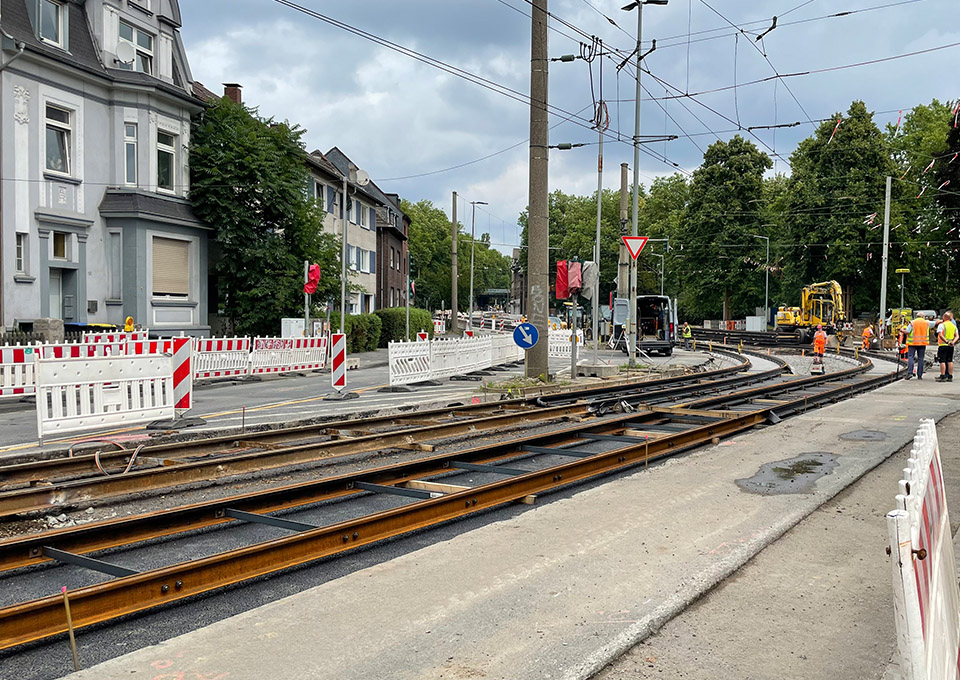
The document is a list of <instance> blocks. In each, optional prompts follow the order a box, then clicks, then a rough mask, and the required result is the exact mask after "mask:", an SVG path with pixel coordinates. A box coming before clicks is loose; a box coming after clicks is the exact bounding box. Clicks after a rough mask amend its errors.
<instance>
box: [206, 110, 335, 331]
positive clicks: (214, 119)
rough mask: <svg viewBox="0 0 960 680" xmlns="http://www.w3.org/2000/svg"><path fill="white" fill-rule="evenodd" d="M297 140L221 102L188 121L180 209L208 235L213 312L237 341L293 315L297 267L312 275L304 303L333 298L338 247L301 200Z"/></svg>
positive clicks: (293, 133) (297, 311)
mask: <svg viewBox="0 0 960 680" xmlns="http://www.w3.org/2000/svg"><path fill="white" fill-rule="evenodd" d="M303 133H304V130H303V129H302V128H300V127H298V126H293V127H291V126H289V125H287V124H286V123H275V122H274V121H273V120H272V119H263V118H260V117H259V116H258V115H257V112H256V110H252V109H248V108H246V107H245V106H243V105H242V104H235V103H233V102H231V101H230V100H229V99H226V98H222V99H220V100H218V101H216V102H214V103H212V104H211V105H210V106H209V107H208V108H206V109H205V110H203V111H201V112H200V113H199V114H197V115H196V116H195V117H194V120H193V132H192V145H191V149H190V171H191V190H190V200H191V202H192V203H193V209H194V212H195V213H196V214H197V217H199V218H200V219H201V220H203V221H204V222H205V223H206V224H208V225H210V226H211V227H212V228H213V229H214V232H215V244H214V246H215V248H214V250H215V252H216V253H217V263H216V271H217V278H218V281H217V291H218V297H219V305H220V310H221V312H222V313H223V314H225V315H226V316H227V317H228V318H229V319H230V320H231V321H232V322H233V326H234V328H235V329H236V332H237V333H240V334H275V333H277V332H278V331H279V329H280V319H281V318H283V317H291V316H300V315H301V314H302V313H303V262H304V260H308V261H310V262H312V263H317V264H319V265H320V271H321V276H320V284H319V286H318V288H317V292H316V293H315V294H314V296H313V299H314V300H315V301H318V302H325V301H327V300H331V299H333V298H335V297H336V296H337V295H339V291H340V276H339V271H340V265H339V252H340V250H339V245H338V241H339V239H337V238H335V237H334V236H332V235H330V234H327V233H324V232H323V229H322V221H323V212H322V211H321V210H320V209H319V208H318V207H317V205H316V203H315V202H314V201H313V199H311V198H309V194H308V190H307V187H308V175H307V170H306V165H305V162H304V156H305V150H304V147H303V143H302V142H301V141H300V138H301V137H302V136H303Z"/></svg>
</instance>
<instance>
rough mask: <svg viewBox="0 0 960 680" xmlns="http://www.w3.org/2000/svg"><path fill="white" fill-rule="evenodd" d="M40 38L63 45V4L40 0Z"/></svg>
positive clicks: (53, 43)
mask: <svg viewBox="0 0 960 680" xmlns="http://www.w3.org/2000/svg"><path fill="white" fill-rule="evenodd" d="M40 40H41V41H43V42H45V43H48V44H50V45H56V46H57V47H63V46H64V45H63V4H61V3H59V2H56V1H55V0H40Z"/></svg>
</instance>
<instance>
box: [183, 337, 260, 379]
mask: <svg viewBox="0 0 960 680" xmlns="http://www.w3.org/2000/svg"><path fill="white" fill-rule="evenodd" d="M193 361H194V368H193V377H194V380H213V379H215V378H236V377H242V376H246V375H250V338H212V339H211V338H198V339H197V340H196V344H195V345H194V355H193Z"/></svg>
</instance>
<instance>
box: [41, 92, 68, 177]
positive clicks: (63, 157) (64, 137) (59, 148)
mask: <svg viewBox="0 0 960 680" xmlns="http://www.w3.org/2000/svg"><path fill="white" fill-rule="evenodd" d="M46 120H47V138H46V142H47V170H50V171H52V172H59V173H63V174H64V175H69V174H70V136H71V132H72V129H71V127H70V112H69V111H67V110H66V109H61V108H59V107H57V106H53V105H52V104H47V106H46Z"/></svg>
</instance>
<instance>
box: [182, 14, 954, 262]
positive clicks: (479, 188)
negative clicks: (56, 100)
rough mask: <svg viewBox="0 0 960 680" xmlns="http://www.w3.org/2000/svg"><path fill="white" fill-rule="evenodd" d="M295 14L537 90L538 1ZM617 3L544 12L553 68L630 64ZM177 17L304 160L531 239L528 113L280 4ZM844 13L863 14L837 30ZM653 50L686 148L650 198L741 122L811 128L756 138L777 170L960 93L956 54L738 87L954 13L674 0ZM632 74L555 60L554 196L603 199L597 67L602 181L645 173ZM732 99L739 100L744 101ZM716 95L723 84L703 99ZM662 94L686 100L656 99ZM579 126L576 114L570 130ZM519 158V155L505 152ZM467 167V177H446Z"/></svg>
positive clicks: (653, 29) (659, 163)
mask: <svg viewBox="0 0 960 680" xmlns="http://www.w3.org/2000/svg"><path fill="white" fill-rule="evenodd" d="M298 4H299V5H301V6H303V7H305V8H308V9H310V10H313V11H316V12H320V13H322V14H324V15H326V16H328V17H330V18H332V19H335V20H338V21H340V22H343V23H344V24H348V25H350V26H354V27H357V28H360V29H363V30H364V31H367V32H369V33H373V34H375V35H377V36H380V37H382V38H385V39H387V40H389V41H391V42H394V43H397V44H399V45H402V46H404V47H406V48H410V49H413V50H416V51H418V52H420V53H422V54H424V55H427V56H429V57H432V58H434V59H437V60H440V61H442V62H445V63H447V64H450V65H452V66H455V67H457V68H460V69H463V70H465V71H468V72H470V73H471V74H475V75H477V76H480V77H482V78H486V79H487V80H489V81H493V82H495V83H496V84H498V85H500V86H503V87H506V88H509V89H511V90H515V91H517V92H519V93H523V94H526V93H527V92H528V91H529V78H530V76H529V64H530V19H529V13H530V4H529V1H528V0H403V1H398V0H363V1H359V2H358V1H357V0H299V2H298ZM623 4H625V2H624V0H550V12H551V13H552V14H554V15H555V16H556V17H557V19H555V20H551V22H550V27H551V30H550V35H549V52H550V56H552V57H559V56H561V55H564V54H571V53H576V54H579V53H580V45H579V43H580V42H581V41H586V39H585V38H584V37H583V36H582V35H579V34H578V33H577V32H576V30H575V29H580V30H582V31H583V32H584V33H586V34H587V35H596V36H598V37H599V38H600V39H601V40H603V42H604V49H605V50H617V51H619V52H621V53H622V54H624V55H626V54H628V53H629V52H630V51H631V50H632V49H633V46H634V44H635V40H636V21H637V19H636V10H634V11H632V12H625V11H623V10H621V9H620V6H621V5H623ZM180 5H181V10H182V13H183V28H182V34H183V40H184V43H185V45H186V49H187V55H188V58H189V60H190V66H191V69H192V71H193V76H194V78H195V79H196V80H199V81H200V82H202V83H203V84H204V85H206V86H207V87H208V88H210V89H211V90H214V91H215V92H218V93H219V92H221V91H222V87H221V83H224V82H238V83H240V84H242V85H243V94H244V100H245V102H246V103H247V104H248V105H249V106H253V107H258V108H259V110H260V113H261V114H262V115H264V116H272V117H275V118H277V119H281V120H282V119H287V120H289V121H290V122H296V123H300V124H301V125H302V126H303V127H305V128H306V129H307V133H306V136H305V141H306V144H307V148H308V149H309V150H312V149H315V148H319V149H320V150H321V151H327V150H328V149H329V148H330V147H332V146H338V147H340V149H342V150H343V151H344V152H345V153H346V154H347V155H348V156H350V157H351V158H352V159H353V161H354V162H355V163H356V164H357V165H358V166H360V167H361V168H363V169H365V170H367V171H368V172H369V173H370V175H371V177H373V178H374V180H375V181H377V183H378V184H379V185H380V187H381V188H382V189H383V190H384V191H387V192H396V193H399V194H400V195H401V196H403V197H404V198H407V199H409V200H411V201H417V200H419V199H423V198H426V199H429V200H432V201H433V202H434V204H435V205H437V206H438V207H441V208H442V209H444V210H445V211H446V212H447V213H448V214H449V212H450V208H451V192H452V191H458V192H459V193H460V196H461V199H462V202H461V204H460V208H459V211H460V215H459V216H460V219H461V221H462V222H464V223H465V224H467V227H468V228H469V224H470V214H469V212H468V208H469V206H468V205H467V204H466V202H467V201H487V202H488V203H489V205H488V206H479V207H478V212H477V232H478V233H482V232H485V231H486V232H489V233H490V234H491V238H492V241H493V242H494V243H495V244H498V246H499V247H500V249H501V250H502V251H504V252H509V246H511V245H514V244H517V243H518V242H519V228H518V227H517V225H516V219H517V216H518V214H519V213H520V211H521V210H523V209H524V207H525V206H526V204H527V158H528V153H529V151H528V147H527V144H526V140H527V137H528V134H529V107H528V106H526V105H524V104H523V103H522V102H519V101H516V100H514V99H511V98H509V97H507V96H504V95H503V94H500V93H496V92H492V91H490V90H488V89H485V88H483V87H481V86H479V85H476V84H473V83H471V82H467V81H466V80H463V79H461V78H458V77H455V76H453V75H450V74H449V73H445V72H443V71H441V70H439V69H436V68H434V67H432V66H428V65H426V64H424V63H421V62H418V61H416V60H414V59H412V58H410V57H408V56H404V55H401V54H398V53H397V52H395V51H392V50H389V49H387V48H385V47H381V46H378V45H376V44H374V43H372V42H369V41H368V40H366V39H364V38H362V37H359V36H357V35H354V34H351V33H349V32H348V31H346V30H344V29H343V28H338V27H335V26H332V25H330V24H328V23H324V22H323V21H321V20H318V19H317V18H314V17H310V16H307V15H306V14H304V13H301V12H299V11H297V10H295V9H292V8H290V7H287V6H284V5H283V4H280V3H278V2H275V1H274V0H180ZM711 8H712V9H711ZM714 10H716V11H714ZM841 12H852V13H851V14H848V15H846V16H841V17H836V16H829V15H835V14H837V13H841ZM604 15H606V16H604ZM774 15H777V16H778V26H777V28H776V29H775V30H773V31H771V32H770V33H769V34H768V35H766V36H765V37H764V38H763V39H762V41H759V42H758V41H757V40H756V39H755V38H756V37H757V35H758V34H759V33H761V32H763V31H764V30H765V29H767V28H769V26H770V23H771V19H772V17H773V16H774ZM606 17H609V18H610V19H612V20H613V21H614V22H616V26H614V25H612V24H611V23H610V22H609V21H608V19H607V18H606ZM561 20H562V21H561ZM728 21H729V22H732V24H735V25H736V26H737V27H738V28H740V29H743V30H744V31H745V32H740V31H739V30H738V29H734V28H733V26H731V23H728ZM564 22H565V23H566V24H569V26H568V25H565V24H564ZM570 26H573V27H574V28H571V27H570ZM688 35H689V42H688ZM643 38H644V51H646V50H647V49H649V47H650V40H651V39H656V40H657V49H656V51H655V52H653V53H652V54H650V55H649V56H648V57H646V59H645V60H644V66H645V68H646V69H648V70H649V71H650V73H652V74H653V76H655V77H656V78H659V79H660V80H662V81H663V82H658V81H657V80H656V79H655V78H654V77H652V76H650V75H647V74H646V73H645V74H644V75H643V77H642V84H643V86H644V88H646V90H647V92H645V93H644V100H645V101H643V103H642V106H641V114H642V129H641V134H643V135H663V134H667V135H679V136H680V138H679V139H677V140H675V141H670V142H665V143H652V144H648V145H645V149H646V150H647V151H649V152H650V154H651V155H647V154H643V155H641V162H640V172H641V182H642V183H643V184H644V185H647V186H649V184H650V182H651V181H652V179H653V178H654V177H656V176H659V175H664V174H669V173H671V172H673V171H675V170H676V169H677V167H678V168H679V169H680V170H682V171H685V172H691V171H692V170H694V169H695V168H696V167H697V166H698V165H699V163H700V161H701V160H702V150H703V149H705V148H706V147H707V146H708V145H709V144H710V143H712V142H713V141H716V139H717V138H718V136H719V138H722V139H729V138H730V137H732V136H733V135H734V134H736V129H737V127H738V126H742V127H743V128H747V127H750V126H765V125H774V124H785V123H793V122H796V121H801V125H799V126H796V127H792V128H780V129H778V130H775V131H774V130H755V131H754V132H753V134H754V135H756V137H750V138H751V139H753V140H754V142H755V143H757V145H758V146H759V147H760V148H761V149H763V150H765V151H767V152H768V153H771V155H773V154H774V153H775V154H779V155H781V156H782V157H783V159H788V158H789V155H790V153H791V152H792V151H793V149H794V147H795V146H796V144H797V142H798V141H799V140H800V139H802V138H804V137H806V136H808V135H809V134H810V133H811V132H812V131H813V129H814V128H813V125H812V124H811V123H809V122H807V121H810V120H814V121H816V120H818V119H823V118H828V117H830V116H832V115H833V114H834V113H836V112H838V111H845V110H846V109H847V108H848V107H849V105H850V102H851V101H852V100H854V99H862V100H864V101H865V102H866V104H867V107H868V109H870V110H872V111H874V112H876V115H875V120H876V122H877V123H878V124H880V125H883V124H884V123H887V122H893V123H896V121H897V118H898V111H900V110H901V109H909V108H910V107H912V106H914V105H916V104H918V103H929V102H930V101H931V100H932V99H934V98H938V99H940V100H941V101H948V100H952V99H956V98H957V97H960V79H958V78H957V77H956V73H957V71H956V64H957V63H958V61H960V47H951V48H948V49H943V50H938V51H933V52H929V53H926V54H921V55H917V56H911V57H907V58H903V59H896V60H891V61H884V62H881V63H877V64H872V65H864V66H858V67H854V68H846V69H839V70H832V71H828V72H824V73H813V74H810V75H797V76H793V77H785V78H783V79H782V80H779V81H778V80H777V79H776V78H773V79H770V80H767V81H765V82H762V83H758V84H753V85H742V84H743V83H749V81H753V80H758V79H763V78H770V77H771V76H775V74H776V73H779V74H781V75H785V74H797V73H801V72H807V71H813V70H817V69H827V68H831V67H837V66H846V65H850V64H856V63H859V62H865V61H871V60H876V59H884V58H886V57H891V56H895V55H901V54H906V53H910V52H917V51H921V50H928V49H930V48H935V47H940V46H944V45H950V44H952V43H960V2H958V0H906V1H904V0H809V1H806V0H766V1H764V2H758V1H757V0H707V2H704V1H703V0H670V3H669V5H667V6H653V5H651V6H648V7H646V8H644V12H643ZM621 60H622V57H619V58H618V57H617V56H616V55H612V56H611V57H609V58H604V59H600V58H597V59H595V60H594V61H593V62H592V64H587V63H586V62H584V61H582V60H579V59H578V60H577V61H575V62H573V63H563V62H554V63H551V64H550V104H551V106H552V107H554V110H553V111H552V114H551V125H553V126H554V127H553V128H552V129H551V132H550V143H551V144H557V143H561V142H572V143H580V142H584V143H589V144H590V145H589V146H586V147H583V148H577V149H572V150H570V151H557V150H554V151H551V157H550V189H551V191H552V190H554V189H561V190H563V191H565V192H568V193H577V194H590V193H592V192H593V191H595V189H596V183H597V174H596V151H597V146H596V140H597V133H596V131H594V130H591V129H589V125H590V123H589V122H588V121H589V119H590V118H591V116H592V111H593V95H592V94H591V78H590V74H591V70H592V74H593V90H594V93H595V96H596V97H597V98H598V99H599V98H600V97H601V90H600V81H601V65H602V85H603V89H602V98H603V99H604V100H606V101H607V102H608V110H609V113H610V129H609V135H610V136H609V137H608V142H607V143H606V146H605V153H604V156H605V158H604V165H605V168H606V173H605V176H604V186H605V187H607V188H617V187H619V181H620V180H619V166H620V163H622V162H630V163H632V158H633V156H632V154H633V150H632V147H631V145H630V142H629V140H630V137H631V136H632V134H633V119H634V105H633V99H634V94H633V93H634V88H635V87H636V81H635V80H634V77H633V70H632V69H631V68H630V67H627V68H626V69H624V70H623V71H622V72H621V73H620V74H619V77H618V74H617V71H616V65H617V62H619V61H621ZM628 71H629V73H628ZM734 84H738V85H742V86H740V87H737V88H735V89H734V88H732V87H731V86H733V85H734ZM674 88H675V89H674ZM717 88H728V89H724V90H722V91H719V92H707V93H704V92H705V91H708V90H714V89H717ZM699 93H704V94H699ZM665 94H667V95H685V94H689V95H690V96H681V97H676V96H675V97H674V98H671V99H666V100H660V101H654V100H653V99H651V97H652V98H661V97H664V95H665ZM618 99H619V100H621V103H619V104H618V103H617V100H618ZM708 107H709V108H708ZM664 109H665V110H664ZM711 109H712V110H711ZM578 112H579V117H580V118H575V119H574V120H573V121H568V122H564V119H565V118H569V117H571V116H572V115H573V114H576V113H578ZM581 118H582V120H581ZM577 121H579V123H580V124H577ZM618 132H619V133H620V134H619V141H618V140H617V138H618ZM741 134H744V135H748V133H747V132H741ZM509 147H514V148H512V149H510V150H507V151H504V150H505V149H508V148H509ZM501 151H503V153H499V154H497V155H495V156H493V157H491V158H488V159H486V160H482V161H479V162H474V163H470V162H471V161H476V160H477V159H480V158H482V157H484V156H488V155H491V154H494V153H496V152H501ZM654 156H656V157H654ZM465 163H470V164H469V165H465V166H464V167H460V168H457V169H451V170H447V169H448V168H452V167H453V166H458V165H462V164H465ZM674 164H676V167H675V166H674ZM776 170H777V171H779V172H789V166H788V165H787V164H786V163H785V162H784V161H783V160H778V161H777V164H776ZM438 171H439V172H438ZM427 173H430V174H427ZM417 175H419V176H417ZM411 176H413V177H411Z"/></svg>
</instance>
